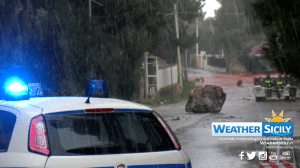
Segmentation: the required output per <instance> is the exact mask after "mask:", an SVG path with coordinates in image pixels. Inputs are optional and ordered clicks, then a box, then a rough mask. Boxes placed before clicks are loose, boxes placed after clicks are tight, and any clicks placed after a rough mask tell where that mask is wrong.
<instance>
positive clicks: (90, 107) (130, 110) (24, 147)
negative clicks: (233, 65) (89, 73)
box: [0, 80, 191, 168]
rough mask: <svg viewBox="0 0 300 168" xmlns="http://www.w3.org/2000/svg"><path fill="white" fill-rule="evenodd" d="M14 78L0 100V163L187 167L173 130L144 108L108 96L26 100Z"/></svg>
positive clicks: (111, 167)
mask: <svg viewBox="0 0 300 168" xmlns="http://www.w3.org/2000/svg"><path fill="white" fill-rule="evenodd" d="M12 81H13V82H10V83H9V84H6V85H5V87H4V88H5V89H7V90H6V91H4V92H3V93H2V97H3V99H8V100H0V167H98V168H154V167H155V168H190V167H191V162H190V159H189V157H188V156H187V155H186V154H185V152H183V151H182V150H181V147H180V144H179V142H178V140H177V138H176V137H175V135H174V133H173V132H172V131H171V129H170V128H169V127H168V125H167V124H166V123H165V121H164V120H163V119H162V117H160V116H159V115H158V114H157V113H156V112H154V111H153V110H152V109H150V108H148V107H146V106H143V105H139V104H136V103H133V102H129V101H124V100H118V99H109V98H90V99H88V100H89V101H86V100H87V98H86V97H37V98H29V97H28V96H27V95H26V94H27V93H28V87H27V86H26V85H24V83H23V84H22V83H18V82H17V80H12ZM3 95H4V96H3ZM23 99H26V100H23Z"/></svg>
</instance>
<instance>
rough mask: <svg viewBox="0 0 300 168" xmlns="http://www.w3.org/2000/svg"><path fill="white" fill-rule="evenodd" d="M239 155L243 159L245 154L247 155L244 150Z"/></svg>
mask: <svg viewBox="0 0 300 168" xmlns="http://www.w3.org/2000/svg"><path fill="white" fill-rule="evenodd" d="M239 156H240V157H241V160H243V156H245V155H244V151H242V152H241V154H239Z"/></svg>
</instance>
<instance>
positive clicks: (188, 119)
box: [152, 84, 300, 168]
mask: <svg viewBox="0 0 300 168" xmlns="http://www.w3.org/2000/svg"><path fill="white" fill-rule="evenodd" d="M222 88H223V90H224V92H225V93H226V94H227V97H226V101H225V104H224V105H223V108H222V110H221V112H219V113H205V114H194V113H187V112H185V110H184V108H185V104H186V102H187V101H181V102H179V103H176V104H172V105H162V106H158V107H152V108H153V109H154V110H155V111H157V112H158V113H160V114H161V115H162V116H163V117H164V118H165V119H166V121H167V122H168V124H169V125H170V126H171V128H172V129H173V130H174V132H175V134H176V136H177V137H178V139H179V141H180V143H181V146H182V149H183V150H184V151H185V152H186V153H187V154H188V155H189V157H190V159H191V162H192V166H193V168H212V167H218V168H221V167H222V168H231V167H233V168H234V167H239V168H241V167H245V168H246V167H247V168H248V167H259V161H258V159H257V157H255V159H254V160H251V161H247V157H246V156H244V158H243V160H241V158H240V157H239V156H238V155H239V154H240V152H241V151H244V152H245V153H246V152H249V153H250V152H252V151H256V152H258V151H262V150H263V146H262V145H260V143H259V142H258V141H257V142H255V141H221V140H219V137H213V136H212V131H211V123H212V122H266V120H265V118H272V110H274V112H275V113H276V114H277V115H279V113H280V112H281V111H282V110H284V115H283V118H292V119H291V122H294V130H295V131H294V137H298V136H300V131H297V130H300V125H299V124H300V105H299V103H300V100H297V101H296V102H286V101H270V102H255V99H254V96H253V92H252V85H251V84H248V85H244V86H243V87H237V86H234V85H233V86H226V87H222ZM178 119H179V120H178Z"/></svg>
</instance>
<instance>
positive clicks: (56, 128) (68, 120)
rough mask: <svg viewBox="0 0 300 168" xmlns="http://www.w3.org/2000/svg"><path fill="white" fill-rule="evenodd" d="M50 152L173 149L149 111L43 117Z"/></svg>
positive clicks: (60, 153)
mask: <svg viewBox="0 0 300 168" xmlns="http://www.w3.org/2000/svg"><path fill="white" fill-rule="evenodd" d="M45 120H46V125H47V130H48V137H49V145H50V151H51V155H79V154H80V155H93V154H95V155H96V154H119V153H137V152H156V151H167V150H176V149H175V146H174V144H173V143H172V140H171V139H170V137H169V135H168V134H167V132H166V131H165V129H164V128H163V126H162V125H161V124H160V122H159V121H158V120H157V119H156V117H155V116H154V115H153V113H152V112H122V113H76V114H61V115H46V116H45Z"/></svg>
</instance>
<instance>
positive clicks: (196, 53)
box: [196, 19, 199, 68]
mask: <svg viewBox="0 0 300 168" xmlns="http://www.w3.org/2000/svg"><path fill="white" fill-rule="evenodd" d="M196 37H197V38H196V39H197V43H196V61H197V59H198V53H199V51H198V41H199V40H198V19H197V20H196ZM196 66H197V63H196ZM197 68H198V67H197Z"/></svg>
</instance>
